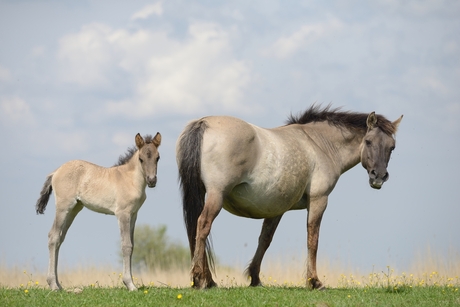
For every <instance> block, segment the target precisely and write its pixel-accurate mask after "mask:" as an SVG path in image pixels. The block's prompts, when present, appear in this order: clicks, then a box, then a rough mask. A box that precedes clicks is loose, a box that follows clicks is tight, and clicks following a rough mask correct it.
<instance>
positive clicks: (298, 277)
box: [0, 254, 460, 307]
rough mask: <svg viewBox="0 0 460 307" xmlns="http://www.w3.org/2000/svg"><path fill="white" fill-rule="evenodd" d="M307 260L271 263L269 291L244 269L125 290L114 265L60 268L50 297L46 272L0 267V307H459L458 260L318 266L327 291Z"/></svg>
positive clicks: (266, 276) (175, 276) (166, 278)
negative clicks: (310, 273)
mask: <svg viewBox="0 0 460 307" xmlns="http://www.w3.org/2000/svg"><path fill="white" fill-rule="evenodd" d="M301 258H302V257H289V258H286V257H281V258H278V259H266V262H265V265H264V266H263V268H262V271H263V274H262V276H261V277H262V281H263V282H264V285H265V286H264V287H258V288H249V287H247V285H248V284H249V281H248V280H246V279H245V278H244V277H243V276H242V270H243V268H242V267H237V268H230V267H218V268H217V270H216V271H217V272H216V273H217V276H216V278H215V280H216V282H217V283H218V285H219V287H218V288H216V289H211V290H206V291H196V290H193V289H191V288H190V281H189V278H188V272H187V271H176V272H154V273H146V272H143V273H139V274H137V275H135V276H134V278H135V282H136V283H137V284H138V286H139V291H136V292H134V293H133V292H128V291H127V290H126V289H125V288H124V286H123V285H122V282H121V275H120V273H119V272H117V271H116V270H114V269H113V268H111V267H91V266H85V267H82V268H73V269H66V268H65V267H64V268H60V270H59V271H60V279H61V283H62V285H63V286H64V288H65V289H64V291H60V292H51V291H49V290H48V287H47V285H46V281H45V278H46V277H45V273H46V272H41V271H37V270H35V269H33V268H30V267H27V268H26V267H7V266H5V265H3V266H0V306H46V307H50V306H219V307H222V306H322V307H325V306H460V291H459V288H460V278H459V276H460V258H459V257H458V256H455V257H449V258H448V259H445V258H440V257H435V256H433V255H429V254H427V257H425V258H423V257H421V258H420V259H418V260H417V261H416V262H415V264H414V266H413V268H412V269H411V270H410V271H409V272H398V271H397V270H396V269H395V268H391V267H386V268H383V269H376V268H374V270H373V271H371V272H365V273H360V272H350V271H344V270H343V269H341V268H340V265H338V264H337V265H331V264H329V263H328V264H321V265H320V266H319V268H318V269H319V272H320V278H321V279H322V280H323V281H324V282H325V284H326V285H327V286H328V290H326V291H310V290H308V289H306V287H305V281H304V279H303V261H304V260H303V259H301Z"/></svg>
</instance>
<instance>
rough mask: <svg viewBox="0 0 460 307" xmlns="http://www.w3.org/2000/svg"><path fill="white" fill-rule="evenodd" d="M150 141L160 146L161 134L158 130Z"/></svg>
mask: <svg viewBox="0 0 460 307" xmlns="http://www.w3.org/2000/svg"><path fill="white" fill-rule="evenodd" d="M152 142H153V145H155V146H156V147H158V146H160V144H161V134H160V132H157V134H156V135H155V137H154V138H153V140H152Z"/></svg>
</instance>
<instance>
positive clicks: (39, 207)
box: [35, 173, 54, 214]
mask: <svg viewBox="0 0 460 307" xmlns="http://www.w3.org/2000/svg"><path fill="white" fill-rule="evenodd" d="M53 175H54V173H52V174H49V175H48V177H46V181H45V183H44V184H43V188H42V191H41V192H40V198H38V200H37V204H36V205H35V210H36V211H37V214H43V213H45V209H46V205H47V204H48V200H49V199H50V195H51V192H52V191H53V186H52V185H51V180H52V179H53Z"/></svg>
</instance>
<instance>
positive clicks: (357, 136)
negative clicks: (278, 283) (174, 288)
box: [176, 105, 402, 289]
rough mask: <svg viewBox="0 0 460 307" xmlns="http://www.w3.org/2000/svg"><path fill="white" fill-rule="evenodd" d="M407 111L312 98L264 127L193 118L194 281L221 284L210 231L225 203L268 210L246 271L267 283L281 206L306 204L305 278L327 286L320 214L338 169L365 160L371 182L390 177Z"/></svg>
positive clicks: (244, 210)
mask: <svg viewBox="0 0 460 307" xmlns="http://www.w3.org/2000/svg"><path fill="white" fill-rule="evenodd" d="M401 119H402V116H401V117H400V118H399V119H398V120H396V121H394V122H391V121H389V120H387V119H386V118H385V117H383V116H381V115H376V114H375V113H374V112H372V113H370V114H362V113H352V112H341V111H340V109H331V107H330V106H328V107H325V108H321V107H320V106H317V105H313V106H312V107H310V108H309V109H308V110H307V111H305V112H304V113H303V114H300V115H299V116H293V115H291V117H290V118H289V120H288V122H287V125H285V126H282V127H278V128H273V129H264V128H260V127H257V126H255V125H252V124H249V123H247V122H245V121H242V120H240V119H236V118H233V117H227V116H215V117H204V118H201V119H198V120H195V121H193V122H191V123H189V124H188V125H187V126H186V128H185V129H184V131H183V132H182V134H181V135H180V137H179V139H178V141H177V144H176V155H177V163H178V167H179V179H180V184H181V189H182V198H183V213H184V220H185V225H186V229H187V235H188V240H189V244H190V251H191V255H192V268H191V277H192V282H193V286H194V287H196V288H209V287H213V286H215V285H216V283H215V282H214V281H213V279H212V274H211V270H210V269H212V266H213V261H212V250H211V247H210V244H209V243H210V242H209V240H208V235H209V233H210V230H211V225H212V222H213V221H214V219H215V218H216V216H217V215H218V214H219V212H220V210H221V209H222V208H224V209H226V210H227V211H229V212H230V213H233V214H235V215H238V216H242V217H247V218H256V219H260V218H263V219H264V222H263V226H262V231H261V234H260V237H259V244H258V246H257V250H256V253H255V255H254V257H253V259H252V261H251V263H250V264H249V266H248V268H247V270H246V274H247V275H249V277H250V278H251V284H250V285H251V286H258V285H261V281H260V277H259V272H260V265H261V262H262V258H263V256H264V254H265V251H266V250H267V248H268V247H269V245H270V243H271V240H272V238H273V234H274V233H275V230H276V228H277V226H278V223H279V222H280V220H281V217H282V216H283V214H284V213H285V212H286V211H288V210H297V209H307V210H308V218H307V219H308V221H307V232H308V242H307V245H308V260H307V276H306V278H307V283H308V285H309V287H311V288H313V289H321V288H323V284H322V283H321V281H320V280H319V279H318V274H317V272H316V254H317V249H318V237H319V228H320V224H321V219H322V216H323V213H324V210H325V209H326V206H327V199H328V195H329V194H330V193H331V192H332V190H333V189H334V186H335V184H336V183H337V180H338V179H339V177H340V175H341V174H343V173H344V172H346V171H347V170H349V169H350V168H352V167H353V166H355V165H357V164H358V163H359V162H361V164H362V165H363V166H364V168H365V169H366V170H367V172H368V174H369V183H370V186H371V187H372V188H375V189H380V188H381V187H382V185H383V183H384V182H385V181H387V180H388V172H387V166H388V161H389V159H390V155H391V152H392V151H393V149H394V148H395V139H394V135H395V133H396V130H397V128H398V125H399V123H400V121H401Z"/></svg>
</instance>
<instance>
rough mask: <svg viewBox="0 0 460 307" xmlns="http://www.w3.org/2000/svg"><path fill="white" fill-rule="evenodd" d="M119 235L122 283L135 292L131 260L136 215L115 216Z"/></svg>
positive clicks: (121, 214)
mask: <svg viewBox="0 0 460 307" xmlns="http://www.w3.org/2000/svg"><path fill="white" fill-rule="evenodd" d="M117 218H118V225H119V227H120V235H121V251H122V255H123V283H124V284H125V286H126V288H128V290H129V291H135V290H137V287H136V286H135V285H134V282H133V275H132V272H131V258H132V255H133V249H134V227H135V224H136V219H137V212H136V213H131V212H129V213H119V214H117Z"/></svg>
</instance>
